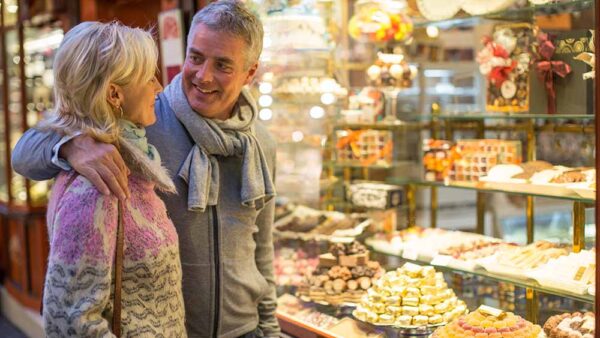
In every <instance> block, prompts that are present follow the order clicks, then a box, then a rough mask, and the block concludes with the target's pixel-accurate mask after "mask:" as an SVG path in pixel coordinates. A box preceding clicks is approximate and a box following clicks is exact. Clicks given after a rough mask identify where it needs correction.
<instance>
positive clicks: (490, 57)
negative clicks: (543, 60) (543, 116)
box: [477, 23, 533, 113]
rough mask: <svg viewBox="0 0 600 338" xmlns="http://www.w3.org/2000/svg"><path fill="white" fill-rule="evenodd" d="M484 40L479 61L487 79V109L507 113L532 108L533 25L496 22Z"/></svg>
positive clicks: (525, 110) (478, 56) (481, 70)
mask: <svg viewBox="0 0 600 338" xmlns="http://www.w3.org/2000/svg"><path fill="white" fill-rule="evenodd" d="M484 42H485V47H484V48H483V49H482V50H481V51H480V52H479V53H478V55H477V62H478V63H479V70H480V72H481V73H482V74H483V75H485V76H486V78H487V80H488V84H487V95H486V109H487V110H489V111H495V112H504V113H519V112H527V111H529V97H530V94H529V91H530V88H529V82H530V81H529V78H530V77H529V73H530V61H531V53H530V44H531V43H532V42H533V28H532V26H531V25H530V24H526V23H519V24H503V25H497V26H495V27H494V33H493V34H492V36H491V37H488V38H486V39H485V41H484Z"/></svg>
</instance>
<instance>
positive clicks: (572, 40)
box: [530, 30, 594, 115]
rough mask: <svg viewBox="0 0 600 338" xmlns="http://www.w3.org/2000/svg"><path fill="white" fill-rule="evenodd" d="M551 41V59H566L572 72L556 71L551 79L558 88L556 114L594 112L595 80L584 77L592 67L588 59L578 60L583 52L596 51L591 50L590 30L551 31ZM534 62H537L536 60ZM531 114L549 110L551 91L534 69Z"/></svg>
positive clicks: (562, 60)
mask: <svg viewBox="0 0 600 338" xmlns="http://www.w3.org/2000/svg"><path fill="white" fill-rule="evenodd" d="M548 35H549V37H550V40H551V41H552V43H553V45H554V46H555V47H556V49H555V50H554V54H553V55H552V58H551V61H559V62H564V64H566V65H568V66H569V68H570V73H569V74H567V75H566V76H564V77H561V76H558V75H556V74H554V76H553V78H552V80H553V85H554V91H555V93H556V94H555V107H556V108H555V112H556V114H578V115H581V114H593V113H594V82H593V81H591V80H584V79H583V74H585V73H587V72H589V71H591V70H592V68H591V67H590V66H589V65H588V64H586V63H585V62H582V61H579V60H576V59H575V57H576V56H578V55H579V54H581V53H593V52H594V51H593V50H591V49H590V39H591V37H592V36H591V33H590V31H588V30H573V31H569V32H557V33H553V32H549V33H548ZM534 64H535V63H534ZM531 98H532V99H531V109H530V110H531V113H534V114H544V113H549V112H550V111H549V110H550V109H549V107H548V105H549V103H548V90H547V89H546V84H545V83H544V82H543V81H540V80H539V79H538V78H537V75H536V72H535V70H532V72H531Z"/></svg>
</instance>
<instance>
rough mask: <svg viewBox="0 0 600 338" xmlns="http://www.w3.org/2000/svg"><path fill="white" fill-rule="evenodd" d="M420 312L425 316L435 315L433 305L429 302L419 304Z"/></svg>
mask: <svg viewBox="0 0 600 338" xmlns="http://www.w3.org/2000/svg"><path fill="white" fill-rule="evenodd" d="M419 314H421V315H424V316H433V315H434V314H435V312H434V309H433V306H431V305H427V304H420V305H419Z"/></svg>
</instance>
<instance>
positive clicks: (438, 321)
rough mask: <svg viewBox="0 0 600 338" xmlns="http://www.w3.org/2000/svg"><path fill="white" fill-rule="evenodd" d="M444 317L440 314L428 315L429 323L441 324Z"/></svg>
mask: <svg viewBox="0 0 600 338" xmlns="http://www.w3.org/2000/svg"><path fill="white" fill-rule="evenodd" d="M443 321H444V318H443V317H442V316H440V315H432V316H430V317H429V324H441V323H442V322H443Z"/></svg>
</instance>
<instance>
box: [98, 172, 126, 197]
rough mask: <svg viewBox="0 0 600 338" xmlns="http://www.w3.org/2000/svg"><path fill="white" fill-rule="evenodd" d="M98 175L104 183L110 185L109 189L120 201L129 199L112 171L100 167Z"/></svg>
mask: <svg viewBox="0 0 600 338" xmlns="http://www.w3.org/2000/svg"><path fill="white" fill-rule="evenodd" d="M98 174H99V175H100V177H101V178H102V180H103V181H104V183H105V184H106V185H108V189H110V191H112V193H113V194H115V195H116V196H117V198H118V199H120V200H121V201H125V200H126V199H127V195H126V194H125V191H123V189H122V188H121V185H120V184H119V181H118V180H117V178H116V177H115V175H113V173H112V171H110V169H108V168H107V167H105V166H102V167H99V168H98Z"/></svg>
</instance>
